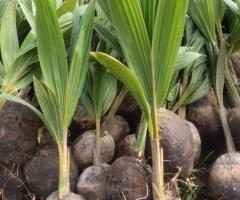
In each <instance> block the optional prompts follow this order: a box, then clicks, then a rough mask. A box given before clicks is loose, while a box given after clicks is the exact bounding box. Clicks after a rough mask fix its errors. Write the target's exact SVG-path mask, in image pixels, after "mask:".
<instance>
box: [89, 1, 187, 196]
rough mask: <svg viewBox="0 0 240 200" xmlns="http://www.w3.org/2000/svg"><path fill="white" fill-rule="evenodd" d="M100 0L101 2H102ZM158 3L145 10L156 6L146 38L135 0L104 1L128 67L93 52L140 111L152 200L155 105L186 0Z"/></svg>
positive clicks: (173, 55) (163, 90) (157, 153)
mask: <svg viewBox="0 0 240 200" xmlns="http://www.w3.org/2000/svg"><path fill="white" fill-rule="evenodd" d="M101 3H103V4H104V2H103V1H101ZM149 4H150V3H149ZM157 4H158V5H157V6H156V7H154V8H152V9H149V12H153V10H156V15H155V16H153V21H152V22H153V23H152V24H151V26H149V27H151V30H152V33H153V35H152V37H151V36H150V35H148V31H147V28H146V27H147V25H146V23H145V21H144V18H143V13H142V10H141V7H140V5H139V2H138V1H137V0H130V1H124V0H120V1H118V3H116V2H115V1H114V0H108V1H106V3H105V6H106V7H107V5H108V6H109V11H110V15H111V22H112V23H113V25H114V28H115V30H116V33H117V36H118V39H119V42H120V45H121V47H122V49H123V53H124V56H125V58H126V61H127V64H128V67H129V68H127V67H126V66H125V65H124V64H123V63H121V62H119V61H117V60H116V59H114V58H113V57H111V56H109V55H106V54H104V53H97V52H96V53H92V55H93V57H95V59H96V60H98V62H99V63H101V64H102V65H103V66H104V67H106V68H107V69H108V70H109V71H110V72H111V73H112V74H113V75H114V76H116V77H118V78H119V79H120V80H121V81H122V82H123V83H124V84H125V86H126V87H127V88H128V89H129V91H131V93H132V95H133V96H134V97H135V99H136V101H137V102H138V104H139V105H140V107H141V109H142V110H143V111H144V113H145V117H146V119H147V121H148V127H149V132H150V138H151V144H152V160H153V179H152V186H153V195H154V199H155V200H158V199H161V198H163V196H164V183H163V157H162V149H161V148H159V146H160V143H159V139H160V138H159V130H158V122H157V120H158V119H157V109H158V108H160V107H161V106H162V105H163V103H164V101H165V99H166V96H167V93H168V90H169V85H170V82H171V78H172V75H173V72H174V67H175V62H176V59H177V53H178V49H179V47H180V43H181V39H182V34H183V29H184V22H185V18H186V12H187V7H188V0H184V1H181V2H179V1H177V0H173V1H171V2H169V1H165V0H163V1H159V2H158V3H157ZM155 18H156V19H158V20H155ZM160 19H161V20H160ZM151 38H152V39H151ZM160 137H161V135H160Z"/></svg>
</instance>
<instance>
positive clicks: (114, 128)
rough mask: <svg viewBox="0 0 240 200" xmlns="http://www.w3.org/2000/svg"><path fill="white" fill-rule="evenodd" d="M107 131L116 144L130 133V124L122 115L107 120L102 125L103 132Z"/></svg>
mask: <svg viewBox="0 0 240 200" xmlns="http://www.w3.org/2000/svg"><path fill="white" fill-rule="evenodd" d="M105 131H107V132H108V133H109V134H110V135H111V136H112V137H113V139H114V141H115V142H116V143H118V142H120V141H121V140H122V139H123V138H124V137H125V136H126V135H128V134H129V133H130V127H129V124H128V122H127V121H126V120H125V119H124V118H123V117H122V116H120V115H115V116H113V117H112V118H107V119H106V120H105V121H104V122H103V124H102V132H105Z"/></svg>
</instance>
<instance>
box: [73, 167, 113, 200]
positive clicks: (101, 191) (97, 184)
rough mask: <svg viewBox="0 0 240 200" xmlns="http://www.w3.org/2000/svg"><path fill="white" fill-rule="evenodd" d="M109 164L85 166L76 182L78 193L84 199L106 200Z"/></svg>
mask: <svg viewBox="0 0 240 200" xmlns="http://www.w3.org/2000/svg"><path fill="white" fill-rule="evenodd" d="M109 170H110V166H109V165H108V164H102V165H99V166H90V167H88V168H86V169H85V170H84V171H83V172H82V174H81V175H80V177H79V180H78V183H77V191H78V194H81V195H83V196H84V197H85V198H86V199H92V200H106V199H107V189H108V188H107V187H106V184H107V175H108V173H109Z"/></svg>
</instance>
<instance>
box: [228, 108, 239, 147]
mask: <svg viewBox="0 0 240 200" xmlns="http://www.w3.org/2000/svg"><path fill="white" fill-rule="evenodd" d="M228 124H229V127H230V129H231V133H232V136H233V139H234V143H235V145H236V148H237V149H238V150H240V106H237V107H234V108H233V109H231V110H230V111H229V113H228Z"/></svg>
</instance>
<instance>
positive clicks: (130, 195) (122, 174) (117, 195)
mask: <svg viewBox="0 0 240 200" xmlns="http://www.w3.org/2000/svg"><path fill="white" fill-rule="evenodd" d="M107 187H108V199H109V200H122V199H126V200H133V199H141V198H142V199H146V200H147V199H151V195H150V187H149V178H148V172H147V171H146V169H145V166H144V165H143V164H142V163H141V162H140V161H139V160H138V159H136V158H135V157H128V156H123V157H121V158H118V159H117V160H115V161H114V163H113V164H112V165H111V169H110V173H109V178H108V186H107Z"/></svg>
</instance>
